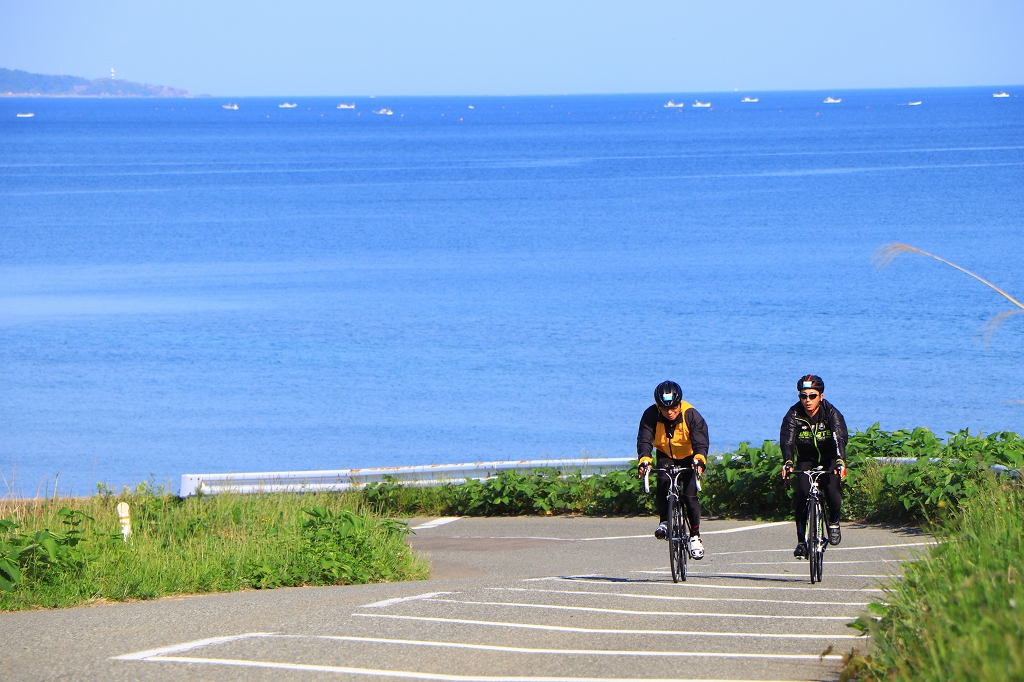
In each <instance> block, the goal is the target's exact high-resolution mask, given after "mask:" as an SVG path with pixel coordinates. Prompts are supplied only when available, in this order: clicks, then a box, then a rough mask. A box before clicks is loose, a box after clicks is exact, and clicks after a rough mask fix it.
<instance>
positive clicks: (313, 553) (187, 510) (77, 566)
mask: <svg viewBox="0 0 1024 682" xmlns="http://www.w3.org/2000/svg"><path fill="white" fill-rule="evenodd" d="M119 501H125V502H128V503H129V505H130V507H131V514H132V531H133V533H132V536H131V538H130V540H129V542H127V543H125V542H124V541H123V539H122V537H121V535H120V533H119V532H118V530H119V525H118V520H117V514H116V512H115V510H114V507H115V505H116V503H117V502H119ZM0 512H2V515H3V516H4V517H6V518H5V519H3V520H0V610H11V609H19V608H30V607H33V606H68V605H73V604H77V603H82V602H87V601H90V600H97V599H107V600H124V599H150V598H154V597H159V596H163V595H168V594H183V593H196V592H214V591H223V590H237V589H245V588H270V587H280V586H293V585H294V586H297V585H338V584H351V583H366V582H381V581H388V580H413V579H419V578H425V577H427V574H428V572H429V568H428V566H427V564H426V562H425V561H424V560H422V559H420V558H418V557H416V556H415V555H414V554H413V553H412V552H411V551H410V549H409V547H408V546H407V545H406V544H405V537H406V535H407V534H408V532H409V529H408V526H406V524H404V523H401V522H397V521H393V520H390V519H384V518H379V517H377V516H375V515H373V514H371V513H369V512H368V511H366V508H365V506H364V505H363V503H362V501H361V498H360V497H359V496H358V495H356V494H342V495H338V494H330V493H314V494H306V495H302V494H274V495H217V496H214V497H199V498H190V499H186V500H181V499H179V498H177V497H175V496H173V495H168V494H166V493H165V492H164V491H162V490H159V489H154V488H152V487H149V486H145V485H143V486H140V487H139V488H138V489H136V490H135V491H134V492H132V493H125V494H122V495H119V496H114V495H110V494H107V495H97V496H96V497H92V498H86V499H80V500H74V501H68V502H67V504H66V506H64V507H62V508H60V509H57V505H55V504H53V503H50V502H42V501H40V502H33V501H28V502H17V503H15V502H3V503H0Z"/></svg>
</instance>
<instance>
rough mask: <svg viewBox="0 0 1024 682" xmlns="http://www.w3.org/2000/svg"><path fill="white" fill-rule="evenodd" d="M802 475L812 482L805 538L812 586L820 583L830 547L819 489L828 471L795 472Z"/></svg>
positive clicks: (808, 497)
mask: <svg viewBox="0 0 1024 682" xmlns="http://www.w3.org/2000/svg"><path fill="white" fill-rule="evenodd" d="M793 473H796V474H802V475H804V476H806V477H807V479H808V480H809V481H810V484H811V485H810V490H808V491H807V522H806V523H807V525H806V526H805V528H806V531H805V533H804V538H805V540H806V544H807V562H808V563H809V564H810V572H811V584H812V585H813V584H814V583H816V582H817V583H820V582H821V575H822V570H823V569H824V564H825V548H826V547H827V546H828V528H827V525H826V521H825V508H824V506H822V502H821V490H820V489H819V488H818V479H819V478H821V477H822V476H824V475H825V474H827V473H830V472H828V471H825V470H824V468H823V467H816V468H814V469H811V470H809V471H795V472H793Z"/></svg>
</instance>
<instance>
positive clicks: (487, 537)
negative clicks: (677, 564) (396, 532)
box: [413, 521, 793, 542]
mask: <svg viewBox="0 0 1024 682" xmlns="http://www.w3.org/2000/svg"><path fill="white" fill-rule="evenodd" d="M787 523H790V524H791V523H793V522H792V521H774V522H772V523H759V524H756V525H753V526H740V527H739V528H726V529H724V530H707V531H704V532H703V533H701V535H720V534H722V533H739V532H741V531H745V530H757V529H758V528H770V527H771V526H781V525H783V524H787ZM420 527H421V526H417V528H420ZM413 530H415V528H414V529H413ZM454 537H456V538H461V539H466V540H554V541H558V542H597V541H600V540H640V539H648V538H653V537H654V534H653V533H644V534H643V535H608V536H603V537H596V538H555V537H548V536H543V535H456V536H454Z"/></svg>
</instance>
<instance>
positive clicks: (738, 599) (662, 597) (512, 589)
mask: <svg viewBox="0 0 1024 682" xmlns="http://www.w3.org/2000/svg"><path fill="white" fill-rule="evenodd" d="M487 589H488V590H496V591H505V592H541V593H549V594H586V595H593V596H601V597H626V598H629V599H655V600H666V601H728V602H757V603H765V604H797V605H801V606H867V605H868V602H866V601H865V602H859V601H856V602H854V601H840V602H835V601H795V600H789V599H750V598H746V597H681V596H678V595H657V594H629V593H627V592H589V591H586V590H543V589H535V588H525V587H488V588H487Z"/></svg>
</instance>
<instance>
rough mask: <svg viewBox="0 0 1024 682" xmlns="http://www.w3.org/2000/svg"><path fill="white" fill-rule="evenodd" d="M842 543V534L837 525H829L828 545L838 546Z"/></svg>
mask: <svg viewBox="0 0 1024 682" xmlns="http://www.w3.org/2000/svg"><path fill="white" fill-rule="evenodd" d="M842 541H843V533H842V531H841V530H839V524H838V523H831V524H829V526H828V544H830V545H838V544H839V543H840V542H842Z"/></svg>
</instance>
